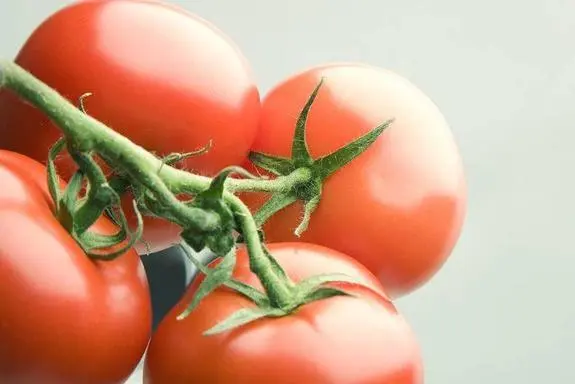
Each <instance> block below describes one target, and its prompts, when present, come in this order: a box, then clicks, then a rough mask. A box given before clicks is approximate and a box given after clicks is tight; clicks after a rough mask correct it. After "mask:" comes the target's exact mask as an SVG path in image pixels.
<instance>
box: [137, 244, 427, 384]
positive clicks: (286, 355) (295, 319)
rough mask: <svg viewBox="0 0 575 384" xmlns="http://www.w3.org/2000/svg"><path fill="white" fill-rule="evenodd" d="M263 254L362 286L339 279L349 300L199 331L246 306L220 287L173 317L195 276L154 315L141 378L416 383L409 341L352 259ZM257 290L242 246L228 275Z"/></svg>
mask: <svg viewBox="0 0 575 384" xmlns="http://www.w3.org/2000/svg"><path fill="white" fill-rule="evenodd" d="M269 248H270V251H271V252H272V254H273V255H274V256H275V257H276V258H277V259H278V260H279V262H280V263H281V264H282V265H283V266H284V268H285V269H286V271H287V272H288V274H289V275H290V276H291V277H292V278H293V279H294V280H296V281H299V280H301V279H302V278H305V277H308V276H311V275H315V274H319V273H329V272H340V273H346V274H348V275H351V276H353V277H355V278H356V279H358V280H359V281H361V282H363V283H364V284H365V285H366V286H367V287H370V288H371V289H367V288H364V287H361V286H351V285H347V286H345V287H342V288H345V289H347V290H348V292H350V293H353V294H355V295H357V296H356V297H353V298H352V297H336V298H330V299H327V300H322V301H318V302H315V303H312V304H309V305H306V306H304V307H302V308H300V309H299V311H297V312H296V313H295V314H293V315H290V316H288V317H283V318H279V319H263V320H259V321H257V322H254V323H251V324H249V325H246V326H242V327H240V328H237V329H236V330H233V331H231V332H228V333H224V334H219V335H215V336H202V332H203V331H205V330H207V329H209V328H210V327H212V326H213V325H215V323H216V322H219V321H221V320H223V319H225V318H226V317H227V316H228V315H230V314H231V313H232V312H234V311H235V310H238V309H240V308H243V307H245V306H248V305H252V304H250V303H249V302H248V301H247V300H246V299H244V298H243V297H242V296H240V295H238V294H236V293H233V292H231V291H229V290H227V289H225V288H219V289H217V290H216V291H214V292H213V293H212V294H210V295H209V296H208V297H206V298H205V299H204V301H203V302H202V303H200V305H199V306H198V307H197V308H196V309H195V311H194V312H192V314H191V315H190V316H189V317H187V318H186V319H184V320H182V321H178V320H177V319H176V316H177V315H178V314H179V313H181V311H182V310H183V309H184V308H185V305H186V304H187V303H189V301H190V300H191V297H192V295H193V292H194V291H195V290H196V289H197V287H198V284H199V282H200V281H201V280H200V279H196V280H195V281H194V283H193V284H192V285H191V287H190V289H189V290H188V292H187V293H186V295H185V296H184V298H183V299H182V301H181V302H180V303H179V304H178V305H177V306H176V307H175V308H174V309H173V310H172V311H171V312H170V314H168V316H167V317H166V318H165V319H164V320H163V321H162V323H161V324H160V327H159V328H158V330H157V332H156V333H155V334H154V336H153V337H152V341H151V343H150V346H149V349H148V352H147V356H146V362H145V368H144V383H146V384H164V383H173V384H180V383H181V384H183V383H214V384H215V383H217V384H228V383H229V384H232V383H233V384H247V383H251V384H264V383H276V384H292V383H302V384H311V383H314V384H420V383H423V376H422V374H423V373H422V372H423V369H422V363H421V358H420V352H419V347H418V346H417V342H416V341H415V338H414V336H413V334H412V332H411V330H410V328H409V326H408V325H407V323H406V322H405V320H404V319H403V318H402V317H401V315H399V314H398V313H397V312H396V310H395V307H394V306H393V304H392V303H391V302H390V301H389V300H387V299H385V298H384V296H383V295H382V293H381V292H382V287H381V285H380V284H379V282H378V281H377V279H376V278H375V277H374V276H373V275H371V274H370V273H369V272H368V271H367V270H366V269H365V268H364V267H362V266H361V265H360V264H359V263H357V262H356V261H354V260H353V259H351V258H349V257H347V256H345V255H342V254H340V253H338V252H335V251H332V250H330V249H327V248H323V247H320V246H317V245H311V244H304V243H277V244H270V247H269ZM234 275H235V277H236V278H237V279H239V280H241V281H244V282H247V283H250V284H253V285H255V286H258V287H259V284H258V283H257V279H256V278H255V276H254V275H253V274H251V273H250V272H249V265H248V258H247V255H246V252H245V250H243V249H242V250H241V251H240V252H239V253H238V265H237V266H236V271H235V273H234Z"/></svg>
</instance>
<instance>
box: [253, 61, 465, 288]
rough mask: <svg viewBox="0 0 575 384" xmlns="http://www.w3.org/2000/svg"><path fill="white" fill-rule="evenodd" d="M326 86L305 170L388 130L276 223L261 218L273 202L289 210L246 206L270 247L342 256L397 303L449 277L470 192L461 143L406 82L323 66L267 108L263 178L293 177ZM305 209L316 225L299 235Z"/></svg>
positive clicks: (297, 78) (258, 146)
mask: <svg viewBox="0 0 575 384" xmlns="http://www.w3.org/2000/svg"><path fill="white" fill-rule="evenodd" d="M320 82H322V85H321V88H320V89H319V91H318V92H317V97H316V98H315V101H314V102H313V105H311V106H310V108H309V110H308V111H306V114H307V116H306V117H307V120H306V121H305V137H304V138H300V140H299V141H300V142H302V141H304V139H305V140H306V148H308V150H309V156H308V159H307V160H309V161H308V163H306V162H305V161H303V162H301V161H300V164H304V167H305V164H311V163H312V160H315V159H318V158H321V157H326V158H327V157H329V156H327V155H328V154H330V155H331V154H333V153H334V152H335V151H336V150H338V149H339V148H341V147H342V146H344V145H346V144H348V143H350V142H352V141H353V140H355V139H357V138H358V137H360V136H362V135H365V134H366V133H367V132H369V131H370V130H372V129H374V127H377V126H380V125H382V124H383V123H385V124H386V125H385V130H384V131H383V133H382V134H381V136H380V137H379V138H378V139H377V140H376V141H375V142H374V143H373V144H372V145H371V146H370V147H369V148H368V149H367V150H365V152H364V153H362V154H361V155H360V156H358V157H357V158H356V159H354V160H353V161H352V162H350V163H349V164H347V165H345V166H344V167H343V168H342V169H340V170H338V171H337V172H335V173H333V174H332V175H330V176H329V177H327V178H326V179H325V180H324V179H323V178H322V177H321V175H320V176H318V182H317V183H314V182H313V180H312V182H310V183H307V184H304V185H302V187H301V190H302V191H303V193H301V194H300V198H299V199H300V200H299V202H297V203H295V204H291V205H289V206H287V207H285V208H282V209H281V210H278V211H277V212H274V215H273V216H272V217H270V218H268V217H266V215H265V214H263V215H260V213H261V208H262V207H263V206H264V203H265V204H268V207H266V208H269V207H270V206H280V207H281V206H282V203H283V202H282V201H279V200H277V199H276V200H275V201H271V200H270V201H268V200H267V196H266V195H264V194H253V193H248V194H245V195H242V199H244V201H245V202H246V203H247V204H248V205H249V206H250V207H251V209H252V212H254V213H255V214H256V218H258V216H259V218H260V219H261V220H260V222H263V223H264V224H263V230H264V232H265V234H266V239H267V240H268V241H271V242H283V241H304V242H310V243H315V244H320V245H324V246H326V247H329V248H332V249H335V250H338V251H340V252H342V253H345V254H347V255H349V256H351V257H354V258H355V259H356V260H358V261H359V262H361V263H362V264H363V265H365V266H366V267H367V268H368V269H369V270H370V271H371V272H372V273H374V274H375V275H376V276H377V277H378V278H379V279H380V281H381V282H382V283H383V285H384V287H385V288H386V291H387V292H388V293H389V295H390V296H391V297H400V296H403V295H405V294H408V293H410V292H412V291H413V290H415V289H417V288H418V287H420V286H421V285H422V284H424V283H425V282H426V281H428V280H429V279H430V278H431V277H432V276H433V275H434V274H435V273H436V272H437V271H438V270H439V269H440V267H441V266H442V265H443V264H444V262H445V261H446V260H447V258H448V256H449V255H450V254H451V252H452V250H453V248H454V246H455V244H456V241H457V239H458V238H459V235H460V232H461V229H462V225H463V222H464V217H465V213H466V184H465V179H464V174H463V166H462V161H461V158H460V154H459V151H458V147H457V145H456V142H455V140H454V136H453V134H452V132H451V130H450V128H449V126H448V124H447V122H446V119H445V118H444V116H443V115H442V114H441V112H440V111H439V109H438V107H437V106H436V105H435V104H434V103H433V102H432V101H431V100H430V99H429V98H428V97H427V96H426V95H425V94H424V93H423V92H422V91H421V90H419V89H418V88H417V87H415V86H414V85H413V84H411V83H410V82H409V81H408V80H406V79H405V78H403V77H401V76H399V75H397V74H395V73H392V72H390V71H387V70H384V69H381V68H377V67H372V66H367V65H360V64H353V63H351V64H350V63H348V64H331V65H322V66H316V67H313V68H310V69H307V70H305V71H302V72H300V73H298V74H295V75H293V76H291V77H289V78H287V79H286V80H284V81H283V82H280V83H279V84H277V85H276V86H275V87H274V88H272V90H271V91H270V92H269V93H268V94H267V95H266V96H265V98H264V99H263V101H262V112H261V121H260V130H259V133H258V135H257V137H256V140H255V142H254V145H253V147H252V151H253V152H252V155H251V159H252V161H253V162H255V163H256V165H258V168H259V169H260V172H262V173H264V174H266V173H267V174H270V172H268V171H271V173H272V174H275V175H280V176H281V175H287V174H289V173H290V172H292V171H293V169H294V167H293V163H294V161H293V160H294V159H293V158H292V159H291V160H290V158H291V157H292V156H293V148H292V146H293V145H294V144H295V142H297V141H298V140H295V141H294V128H295V127H296V125H297V124H299V123H302V121H300V118H301V116H302V112H301V111H302V107H303V106H304V105H305V104H306V100H308V98H309V95H310V94H311V93H312V91H313V90H314V88H316V87H317V85H318V83H320ZM304 152H305V151H304ZM304 157H305V156H304ZM331 157H332V158H331V159H329V161H331V162H334V161H337V160H338V156H331ZM304 160H306V159H304ZM324 160H325V159H324ZM329 161H324V162H329ZM316 163H318V162H316ZM314 172H315V171H312V173H314ZM315 173H316V174H317V172H315ZM320 173H321V172H320ZM314 177H315V176H314ZM286 199H287V200H286V202H287V203H289V202H290V199H291V201H293V200H295V199H293V195H289V196H287V197H286ZM302 203H305V206H306V216H307V213H310V215H309V217H308V218H309V219H310V220H309V226H307V229H306V230H304V231H301V233H298V235H299V236H296V234H294V232H297V229H296V228H297V227H298V223H300V222H301V218H302V215H303V212H304V209H303V204H302ZM309 207H311V208H310V209H309V210H308V209H307V208H309ZM307 211H309V212H307Z"/></svg>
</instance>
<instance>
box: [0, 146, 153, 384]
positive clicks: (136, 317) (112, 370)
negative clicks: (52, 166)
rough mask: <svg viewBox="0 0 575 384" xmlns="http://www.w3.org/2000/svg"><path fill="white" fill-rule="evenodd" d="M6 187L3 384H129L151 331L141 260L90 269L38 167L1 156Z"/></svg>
mask: <svg viewBox="0 0 575 384" xmlns="http://www.w3.org/2000/svg"><path fill="white" fill-rule="evenodd" d="M0 184H1V185H2V188H1V189H0V234H1V235H0V236H1V238H0V281H1V282H2V283H1V284H0V297H2V301H1V302H0V383H15V384H28V383H29V384H37V383H45V384H70V383H91V384H100V383H101V384H112V383H123V382H125V380H127V378H128V377H129V376H130V374H131V373H132V371H133V370H134V368H135V367H136V365H137V364H138V361H139V360H140V359H141V357H142V355H143V353H144V351H145V348H146V346H147V343H148V340H149V336H150V328H151V321H152V319H151V308H150V297H149V292H148V285H147V283H146V277H145V273H144V269H143V267H142V265H141V263H140V259H139V257H138V255H137V254H136V252H135V251H129V252H127V253H125V254H124V255H122V256H120V257H119V258H117V259H115V260H114V261H110V262H93V261H91V260H90V259H89V258H88V257H87V256H86V255H85V254H84V253H83V251H82V249H81V248H80V247H79V246H78V245H77V243H76V242H75V241H74V240H73V239H72V237H71V236H70V235H69V234H68V233H67V232H66V231H65V230H64V228H63V227H62V226H61V225H60V224H59V222H58V221H57V220H56V218H55V217H54V215H53V213H52V208H53V206H52V204H51V199H50V195H49V193H48V190H47V187H46V184H47V183H46V173H45V169H44V167H43V166H42V165H41V164H40V163H38V162H36V161H34V160H32V159H30V158H27V157H24V156H22V155H20V154H16V153H12V152H8V151H0ZM92 229H93V230H94V231H97V232H99V233H102V234H111V233H113V232H115V231H116V230H115V229H114V227H113V226H112V224H111V223H110V222H109V221H107V220H101V221H99V222H97V223H96V224H95V225H94V226H93V227H92Z"/></svg>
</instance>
